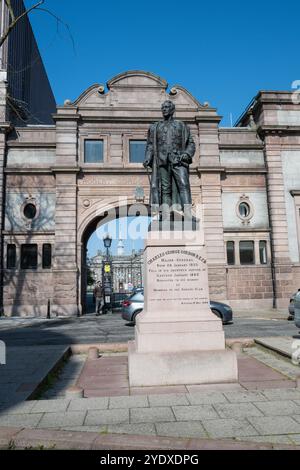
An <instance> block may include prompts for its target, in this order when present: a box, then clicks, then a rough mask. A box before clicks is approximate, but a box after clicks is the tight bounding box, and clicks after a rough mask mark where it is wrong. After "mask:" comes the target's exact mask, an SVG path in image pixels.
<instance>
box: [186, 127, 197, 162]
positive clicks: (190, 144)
mask: <svg viewBox="0 0 300 470" xmlns="http://www.w3.org/2000/svg"><path fill="white" fill-rule="evenodd" d="M186 132H187V140H186V142H187V144H186V149H185V153H186V154H188V155H189V157H190V158H191V161H192V158H193V156H194V155H195V151H196V145H195V142H194V139H193V136H192V134H191V131H190V128H189V127H188V126H186Z"/></svg>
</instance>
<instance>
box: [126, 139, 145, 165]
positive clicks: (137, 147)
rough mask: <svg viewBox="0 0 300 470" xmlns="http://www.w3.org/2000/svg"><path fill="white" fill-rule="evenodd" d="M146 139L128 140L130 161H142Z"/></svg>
mask: <svg viewBox="0 0 300 470" xmlns="http://www.w3.org/2000/svg"><path fill="white" fill-rule="evenodd" d="M146 144H147V142H146V140H130V141H129V161H130V163H143V161H144V160H145V150H146Z"/></svg>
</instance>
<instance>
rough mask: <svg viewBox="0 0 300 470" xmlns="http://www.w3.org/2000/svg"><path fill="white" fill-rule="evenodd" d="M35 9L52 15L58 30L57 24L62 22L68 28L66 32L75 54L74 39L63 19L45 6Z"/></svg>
mask: <svg viewBox="0 0 300 470" xmlns="http://www.w3.org/2000/svg"><path fill="white" fill-rule="evenodd" d="M35 10H39V11H44V12H45V13H48V15H50V16H52V17H53V18H54V19H55V20H56V24H57V30H58V26H59V24H62V25H63V26H64V27H65V28H66V29H67V30H68V33H69V36H70V39H71V42H72V46H73V51H74V54H76V48H75V41H74V38H73V36H72V33H71V29H70V26H69V25H68V24H67V23H65V22H64V21H62V19H61V18H59V16H57V15H55V14H54V13H52V11H50V10H48V9H47V8H40V7H36V8H35Z"/></svg>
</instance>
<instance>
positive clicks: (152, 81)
mask: <svg viewBox="0 0 300 470" xmlns="http://www.w3.org/2000/svg"><path fill="white" fill-rule="evenodd" d="M117 87H122V88H123V87H126V88H139V87H143V88H153V87H155V88H163V89H166V88H167V87H168V83H167V82H166V80H164V79H163V78H161V77H159V76H158V75H155V74H154V73H151V72H144V71H142V70H130V71H128V72H124V73H120V74H119V75H116V76H115V77H113V78H112V79H111V80H109V81H108V82H107V88H108V89H109V90H111V89H112V88H117Z"/></svg>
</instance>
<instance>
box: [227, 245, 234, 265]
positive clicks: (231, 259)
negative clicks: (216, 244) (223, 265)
mask: <svg viewBox="0 0 300 470" xmlns="http://www.w3.org/2000/svg"><path fill="white" fill-rule="evenodd" d="M226 248H227V264H234V263H235V256H234V242H227V244H226Z"/></svg>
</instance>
